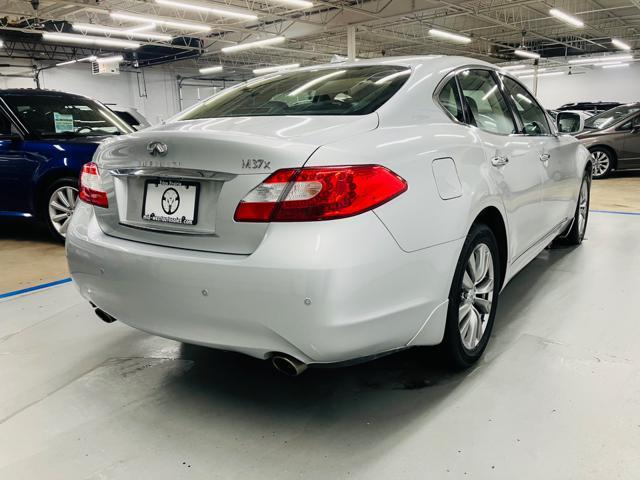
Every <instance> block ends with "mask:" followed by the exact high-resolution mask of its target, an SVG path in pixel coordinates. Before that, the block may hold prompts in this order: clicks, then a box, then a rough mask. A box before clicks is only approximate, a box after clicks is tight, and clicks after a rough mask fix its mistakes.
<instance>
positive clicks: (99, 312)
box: [94, 308, 117, 323]
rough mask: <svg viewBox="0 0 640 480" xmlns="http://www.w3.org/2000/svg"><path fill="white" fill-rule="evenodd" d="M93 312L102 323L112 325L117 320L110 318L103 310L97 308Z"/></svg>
mask: <svg viewBox="0 0 640 480" xmlns="http://www.w3.org/2000/svg"><path fill="white" fill-rule="evenodd" d="M94 312H95V314H96V315H97V316H98V318H99V319H100V320H102V321H103V322H104V323H113V322H115V321H116V320H117V318H114V317H112V316H111V315H109V314H108V313H107V312H105V311H104V310H100V309H99V308H96V309H95V310H94Z"/></svg>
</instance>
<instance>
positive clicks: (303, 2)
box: [271, 0, 313, 8]
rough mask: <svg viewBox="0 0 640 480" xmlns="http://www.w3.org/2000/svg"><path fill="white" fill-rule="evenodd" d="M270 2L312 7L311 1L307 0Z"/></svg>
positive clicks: (273, 0)
mask: <svg viewBox="0 0 640 480" xmlns="http://www.w3.org/2000/svg"><path fill="white" fill-rule="evenodd" d="M271 3H280V4H282V5H289V6H291V7H296V8H311V7H313V2H307V1H306V0H271Z"/></svg>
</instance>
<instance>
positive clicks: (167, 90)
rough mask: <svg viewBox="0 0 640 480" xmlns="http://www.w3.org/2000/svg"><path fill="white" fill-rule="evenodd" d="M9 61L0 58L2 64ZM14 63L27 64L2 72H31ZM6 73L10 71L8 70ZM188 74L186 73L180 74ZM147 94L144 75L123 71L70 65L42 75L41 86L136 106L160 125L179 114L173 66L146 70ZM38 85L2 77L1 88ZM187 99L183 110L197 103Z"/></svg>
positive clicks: (107, 101)
mask: <svg viewBox="0 0 640 480" xmlns="http://www.w3.org/2000/svg"><path fill="white" fill-rule="evenodd" d="M4 60H5V59H2V58H0V63H2V62H3V61H4ZM11 63H12V64H18V63H24V65H25V67H24V68H11V69H3V71H2V72H0V73H5V74H9V73H10V74H16V73H28V72H29V71H30V63H27V62H18V61H15V60H11ZM5 70H6V71H5ZM180 73H181V74H182V75H185V72H184V71H181V72H180ZM137 76H139V79H140V89H141V90H142V93H143V94H144V85H143V82H142V75H139V74H136V73H134V72H124V71H121V72H120V74H119V75H93V74H92V73H91V66H90V65H89V64H85V63H82V64H79V65H68V66H65V67H60V68H51V69H48V70H43V71H41V73H40V86H41V87H42V88H49V89H53V90H62V91H65V92H70V93H77V94H80V95H86V96H88V97H91V98H95V99H97V100H99V101H101V102H103V103H107V104H109V103H117V104H118V105H120V106H125V107H134V108H136V109H137V110H138V111H140V113H142V114H143V115H144V116H145V117H146V118H147V120H149V122H150V123H152V124H156V123H159V122H161V121H162V120H166V119H167V118H169V117H170V116H172V115H174V114H175V113H177V112H178V111H179V99H178V85H177V72H176V71H175V70H174V69H172V68H170V67H154V68H145V69H144V76H145V81H146V95H147V96H146V97H144V96H141V95H140V93H139V91H138V82H137V79H136V77H137ZM35 86H36V85H35V82H34V81H33V79H31V78H27V77H21V78H18V77H6V76H4V77H3V76H0V88H34V87H35ZM190 100H191V99H187V101H186V102H185V103H183V108H184V107H187V106H189V105H191V103H193V101H195V99H194V100H193V101H190Z"/></svg>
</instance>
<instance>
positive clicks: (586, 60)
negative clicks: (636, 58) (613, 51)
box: [569, 55, 633, 65]
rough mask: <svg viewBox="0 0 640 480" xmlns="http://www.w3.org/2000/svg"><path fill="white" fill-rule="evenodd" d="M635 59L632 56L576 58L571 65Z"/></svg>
mask: <svg viewBox="0 0 640 480" xmlns="http://www.w3.org/2000/svg"><path fill="white" fill-rule="evenodd" d="M631 59H633V57H632V56H631V55H609V56H606V57H590V58H576V59H574V60H569V63H571V64H572V65H574V64H581V63H590V64H597V63H600V62H613V61H617V60H631Z"/></svg>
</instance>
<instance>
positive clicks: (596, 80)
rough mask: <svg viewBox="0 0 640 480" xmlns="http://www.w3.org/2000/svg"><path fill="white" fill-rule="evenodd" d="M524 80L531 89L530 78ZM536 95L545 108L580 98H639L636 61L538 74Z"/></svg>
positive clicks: (639, 70) (639, 76)
mask: <svg viewBox="0 0 640 480" xmlns="http://www.w3.org/2000/svg"><path fill="white" fill-rule="evenodd" d="M583 71H584V70H583ZM524 83H525V85H526V86H527V87H528V88H530V89H531V90H533V81H532V80H531V79H527V80H525V81H524ZM537 97H538V99H539V100H540V102H541V103H542V105H543V106H544V107H546V108H556V107H559V106H560V105H563V104H565V103H570V102H580V101H600V100H602V101H614V102H622V103H630V102H640V62H636V63H632V64H631V65H630V66H629V67H626V68H610V69H605V68H602V67H593V68H591V69H589V70H587V73H580V74H575V75H563V76H557V77H540V78H539V79H538V95H537Z"/></svg>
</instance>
